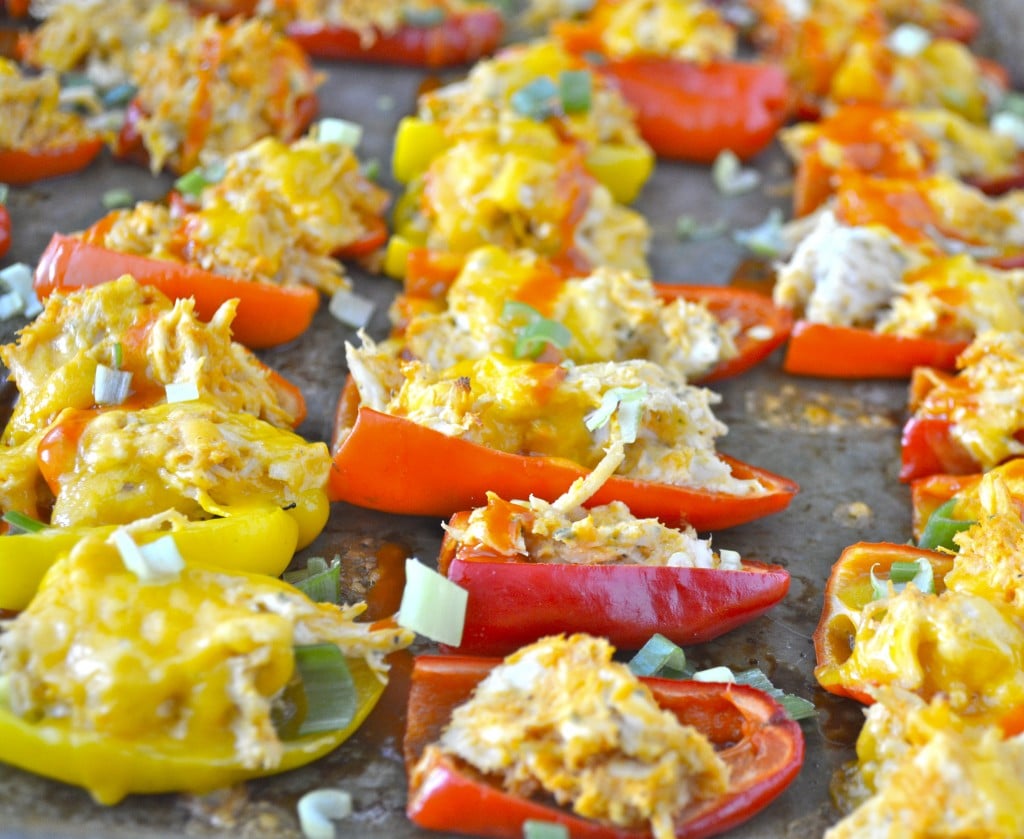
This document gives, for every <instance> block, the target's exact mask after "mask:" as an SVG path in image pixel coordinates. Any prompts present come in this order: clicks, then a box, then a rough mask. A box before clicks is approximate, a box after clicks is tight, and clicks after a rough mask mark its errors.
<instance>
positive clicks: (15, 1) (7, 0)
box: [0, 0, 29, 17]
mask: <svg viewBox="0 0 1024 839" xmlns="http://www.w3.org/2000/svg"><path fill="white" fill-rule="evenodd" d="M0 7H2V8H3V9H4V10H5V11H6V12H7V17H28V7H29V0H0Z"/></svg>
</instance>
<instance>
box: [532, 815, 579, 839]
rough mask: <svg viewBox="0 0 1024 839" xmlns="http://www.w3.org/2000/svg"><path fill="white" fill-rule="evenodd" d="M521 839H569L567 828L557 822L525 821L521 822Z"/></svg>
mask: <svg viewBox="0 0 1024 839" xmlns="http://www.w3.org/2000/svg"><path fill="white" fill-rule="evenodd" d="M523 839H569V828H567V827H566V826H565V825H564V824H559V823H558V822H546V821H541V820H540V819H527V820H526V821H524V822H523Z"/></svg>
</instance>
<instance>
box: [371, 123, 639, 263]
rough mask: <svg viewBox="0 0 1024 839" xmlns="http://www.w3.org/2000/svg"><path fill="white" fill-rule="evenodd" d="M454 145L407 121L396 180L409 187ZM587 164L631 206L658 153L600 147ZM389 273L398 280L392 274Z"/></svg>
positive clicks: (398, 144) (399, 139)
mask: <svg viewBox="0 0 1024 839" xmlns="http://www.w3.org/2000/svg"><path fill="white" fill-rule="evenodd" d="M451 143H452V139H451V138H448V137H446V136H445V131H444V127H443V126H442V125H441V124H440V123H436V122H429V121H427V120H423V119H420V118H419V117H412V116H407V117H403V118H402V119H401V121H400V122H399V123H398V130H397V132H396V134H395V149H394V153H393V155H392V158H391V169H392V172H393V173H394V176H395V180H397V181H398V182H399V183H402V184H407V183H409V182H410V181H412V180H413V179H414V178H416V177H418V176H419V175H422V174H423V173H424V172H425V171H426V170H427V167H428V166H430V162H431V161H432V160H433V159H434V158H435V157H437V156H438V155H439V154H441V152H443V151H444V150H445V149H446V148H448V146H449V145H451ZM585 163H586V167H587V169H588V170H589V171H590V173H591V174H592V175H593V176H594V177H595V178H597V179H598V180H599V181H600V182H601V183H602V184H604V185H605V186H606V187H607V188H608V191H609V192H611V194H612V196H613V197H614V198H615V200H616V201H618V202H619V203H620V204H629V203H630V202H632V201H634V200H635V199H636V197H637V195H639V194H640V190H641V189H643V186H644V184H645V183H647V179H648V178H649V177H650V176H651V172H652V171H653V170H654V153H653V152H652V151H651V150H650V148H648V147H647V146H645V145H635V146H631V145H626V144H624V143H600V144H598V145H597V146H595V147H594V148H592V149H590V150H589V151H588V152H587V154H586V157H585ZM388 273H389V274H391V276H396V275H395V274H394V273H392V272H391V271H388Z"/></svg>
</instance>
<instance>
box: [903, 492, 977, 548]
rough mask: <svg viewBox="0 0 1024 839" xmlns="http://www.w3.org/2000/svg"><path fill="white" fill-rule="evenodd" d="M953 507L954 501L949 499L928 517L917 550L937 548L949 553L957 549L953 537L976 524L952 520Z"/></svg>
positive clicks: (954, 505)
mask: <svg viewBox="0 0 1024 839" xmlns="http://www.w3.org/2000/svg"><path fill="white" fill-rule="evenodd" d="M955 507H956V499H955V498H951V499H949V501H947V502H946V503H945V504H943V505H942V506H941V507H937V508H936V510H935V512H934V513H932V514H931V516H929V517H928V523H927V524H926V525H925V526H924V532H923V533H922V534H921V539H920V541H919V542H918V543H917V546H918V547H919V548H928V550H932V551H934V550H936V549H937V548H946V549H948V550H951V551H955V550H957V549H958V548H957V544H956V542H954V541H953V537H954V536H955V535H956V534H957V533H959V532H960V531H961V530H967V529H968V528H969V527H972V526H973V525H975V524H976V523H977V522H974V521H965V520H963V519H955V518H953V516H952V512H953V509H954V508H955Z"/></svg>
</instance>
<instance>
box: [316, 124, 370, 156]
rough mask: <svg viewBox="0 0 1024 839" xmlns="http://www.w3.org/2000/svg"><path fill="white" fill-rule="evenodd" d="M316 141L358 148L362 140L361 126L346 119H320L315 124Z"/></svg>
mask: <svg viewBox="0 0 1024 839" xmlns="http://www.w3.org/2000/svg"><path fill="white" fill-rule="evenodd" d="M316 139H317V142H319V143H334V144H335V145H338V146H348V147H349V148H350V149H354V148H358V147H359V144H360V143H361V142H362V140H363V126H361V125H360V124H359V123H358V122H350V121H349V120H347V119H337V118H333V117H332V118H329V119H322V120H320V122H318V123H317V124H316Z"/></svg>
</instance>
